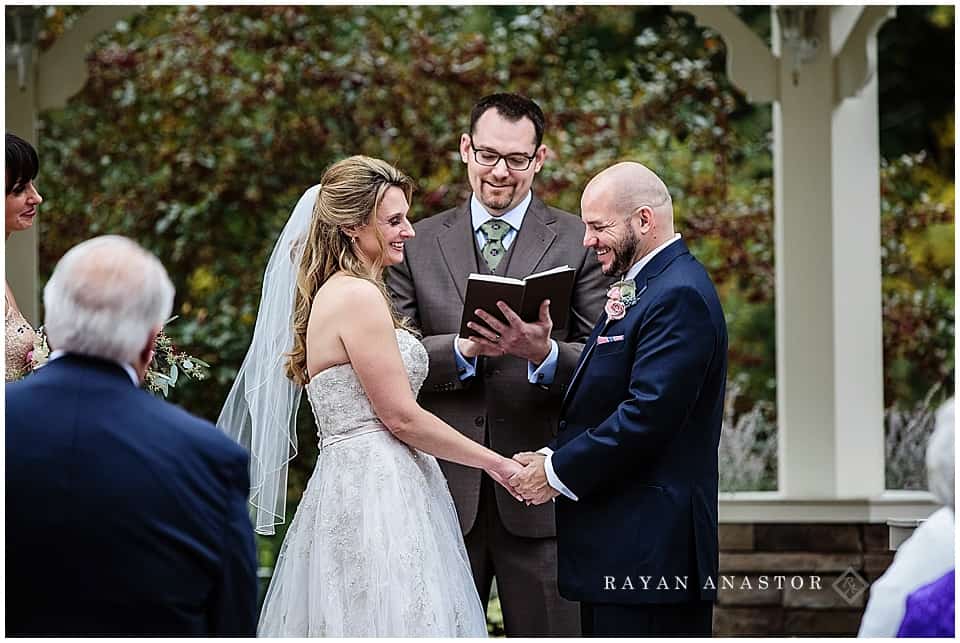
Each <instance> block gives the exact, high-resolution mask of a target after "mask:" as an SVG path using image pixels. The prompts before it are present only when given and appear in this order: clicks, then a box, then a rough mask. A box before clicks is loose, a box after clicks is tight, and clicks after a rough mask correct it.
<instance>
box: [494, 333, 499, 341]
mask: <svg viewBox="0 0 960 643" xmlns="http://www.w3.org/2000/svg"><path fill="white" fill-rule="evenodd" d="M493 341H494V342H499V341H500V333H494V334H493Z"/></svg>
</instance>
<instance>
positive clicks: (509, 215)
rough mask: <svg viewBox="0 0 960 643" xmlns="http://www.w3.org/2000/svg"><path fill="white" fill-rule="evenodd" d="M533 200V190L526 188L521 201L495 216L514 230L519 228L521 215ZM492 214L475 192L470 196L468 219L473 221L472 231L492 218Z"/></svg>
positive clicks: (521, 219)
mask: <svg viewBox="0 0 960 643" xmlns="http://www.w3.org/2000/svg"><path fill="white" fill-rule="evenodd" d="M532 200H533V192H532V191H530V190H528V191H527V196H525V197H524V198H523V201H521V202H520V203H518V204H517V205H516V206H514V207H513V208H511V209H510V210H508V211H507V212H505V213H504V214H503V215H501V216H499V217H496V218H497V219H499V220H501V221H506V222H507V223H509V224H510V226H511V227H512V228H513V229H514V230H519V229H520V224H521V223H523V216H524V215H525V214H526V213H527V208H528V207H529V206H530V201H532ZM493 218H494V217H493V215H492V214H490V213H489V212H487V209H486V208H485V207H483V204H482V203H480V200H479V199H478V198H477V195H476V194H473V195H471V196H470V219H471V221H472V223H473V231H474V232H476V231H477V230H479V229H480V226H482V225H483V224H484V223H486V222H487V220H488V219H493Z"/></svg>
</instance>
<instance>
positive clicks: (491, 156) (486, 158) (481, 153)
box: [470, 139, 537, 172]
mask: <svg viewBox="0 0 960 643" xmlns="http://www.w3.org/2000/svg"><path fill="white" fill-rule="evenodd" d="M470 147H471V149H473V158H474V159H475V160H476V161H477V163H479V164H480V165H485V166H487V167H495V166H496V165H497V163H499V162H500V159H503V160H504V161H505V162H506V164H507V168H509V169H511V170H513V171H515V172H522V171H524V170H526V169H527V168H528V167H530V164H531V163H533V160H534V159H535V158H537V155H536V154H534V155H533V156H527V155H526V154H520V153H519V152H517V153H515V154H498V153H496V152H494V151H492V150H478V149H477V146H476V145H474V144H473V139H470Z"/></svg>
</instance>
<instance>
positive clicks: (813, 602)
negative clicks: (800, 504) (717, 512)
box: [713, 523, 895, 636]
mask: <svg viewBox="0 0 960 643" xmlns="http://www.w3.org/2000/svg"><path fill="white" fill-rule="evenodd" d="M888 538H889V536H888V529H887V526H886V525H885V524H865V523H848V524H843V523H830V524H810V523H804V524H789V523H786V524H785V523H777V524H771V523H753V524H744V523H737V524H734V523H725V524H721V525H720V574H721V577H723V576H724V575H726V576H728V577H730V576H732V577H733V580H734V584H735V588H734V589H730V588H729V587H727V588H725V587H724V586H723V585H722V584H721V581H718V582H717V587H718V590H719V592H718V598H717V605H716V607H715V608H714V616H713V628H714V635H715V636H738V635H739V636H745V635H756V636H763V635H784V636H798V635H812V636H831V635H832V636H856V634H857V630H858V629H859V626H860V618H861V617H862V616H863V610H864V607H865V606H866V601H867V598H868V596H869V589H867V590H866V591H864V592H862V593H861V594H860V595H859V596H858V597H857V598H856V600H854V601H853V602H852V604H848V603H847V602H846V601H845V600H844V599H843V598H842V597H841V595H840V594H839V593H838V592H837V591H836V590H835V589H834V588H833V583H834V581H836V580H837V578H838V577H840V575H842V574H843V573H844V572H845V571H846V570H847V569H848V568H852V569H853V570H854V571H855V572H856V573H857V574H859V575H860V576H861V577H862V578H863V579H864V580H865V581H866V582H867V583H872V582H873V581H875V580H876V579H877V578H879V577H880V575H881V574H883V572H884V571H886V569H887V567H889V566H890V563H891V561H892V560H893V555H894V553H895V552H892V551H890V550H889V547H888V544H889V543H888ZM763 575H766V576H767V577H768V587H767V589H766V590H759V589H758V586H759V584H760V583H759V581H760V578H759V577H760V576H763ZM778 575H780V576H785V577H787V578H786V580H785V581H783V582H782V585H783V588H782V589H778V588H777V585H776V582H775V578H774V577H775V576H778ZM795 575H796V576H802V577H803V579H804V584H803V589H794V588H793V587H791V586H790V583H789V579H790V577H791V576H795ZM811 575H813V576H820V577H821V589H820V590H816V589H812V583H811V582H810V576H811ZM744 578H748V579H749V581H748V582H749V587H750V589H747V588H746V585H745V584H744V581H743V579H744ZM854 582H859V581H856V580H854ZM795 583H796V584H799V583H798V581H795ZM741 587H743V589H740V588H741Z"/></svg>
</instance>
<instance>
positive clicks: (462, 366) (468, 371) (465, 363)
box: [453, 337, 477, 382]
mask: <svg viewBox="0 0 960 643" xmlns="http://www.w3.org/2000/svg"><path fill="white" fill-rule="evenodd" d="M453 356H454V359H456V360H457V376H458V377H459V378H460V381H461V382H462V381H463V380H465V379H467V378H470V377H473V376H474V375H476V374H477V358H476V357H474V358H473V359H472V360H468V359H467V358H466V357H464V356H463V355H462V354H461V353H460V347H459V346H457V338H456V337H454V338H453Z"/></svg>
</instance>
